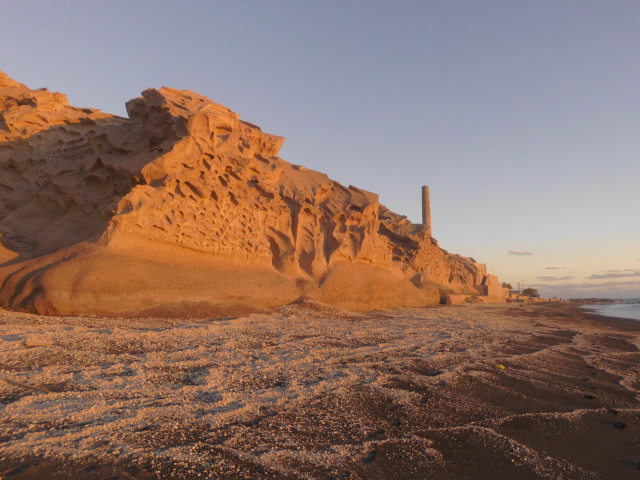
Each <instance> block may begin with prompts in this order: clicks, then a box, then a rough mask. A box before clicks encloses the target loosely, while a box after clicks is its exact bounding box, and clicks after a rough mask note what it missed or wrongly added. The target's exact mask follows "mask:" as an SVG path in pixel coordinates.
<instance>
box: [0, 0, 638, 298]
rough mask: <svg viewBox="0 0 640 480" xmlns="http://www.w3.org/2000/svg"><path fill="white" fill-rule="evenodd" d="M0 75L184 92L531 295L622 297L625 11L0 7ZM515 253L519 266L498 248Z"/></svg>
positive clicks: (628, 161) (629, 207) (631, 109)
mask: <svg viewBox="0 0 640 480" xmlns="http://www.w3.org/2000/svg"><path fill="white" fill-rule="evenodd" d="M0 12H1V15H0V29H1V30H0V31H2V41H1V46H2V48H0V70H3V71H5V73H7V74H8V75H9V76H11V77H12V78H14V79H15V80H17V81H20V82H22V83H26V84H27V85H28V86H29V87H31V88H40V87H48V88H50V89H51V90H54V91H61V92H63V93H66V94H67V96H68V97H69V100H70V102H71V103H72V104H74V105H77V106H81V107H95V108H101V109H102V110H104V111H106V112H109V113H115V114H119V115H126V114H125V109H124V103H125V102H126V101H127V100H129V99H130V98H133V97H136V96H138V95H139V93H140V92H141V91H142V90H144V89H146V88H148V87H160V86H163V85H165V86H170V87H174V88H181V89H182V88H184V89H189V90H194V91H196V92H198V93H201V94H204V95H206V96H208V97H210V98H211V99H212V100H214V101H216V102H218V103H221V104H223V105H225V106H228V107H229V108H231V109H233V110H234V111H236V112H238V113H239V114H240V115H242V118H243V119H245V120H247V121H249V122H252V123H255V124H257V125H260V126H261V127H262V129H263V130H264V131H266V132H269V133H273V134H276V135H281V136H284V137H285V138H286V141H285V143H284V146H283V148H282V150H281V152H280V156H281V157H282V158H284V159H285V160H288V161H290V162H292V163H296V164H302V165H305V166H307V167H309V168H312V169H315V170H320V171H322V172H325V173H327V174H328V175H329V176H331V177H332V178H334V179H336V180H338V181H340V182H342V183H344V184H353V185H356V186H359V187H361V188H365V189H367V190H371V191H374V192H376V193H378V194H379V195H380V201H381V202H382V203H383V204H385V205H387V206H388V207H389V208H391V209H392V210H394V211H396V212H398V213H401V214H404V215H407V216H408V217H409V218H410V219H411V220H412V221H415V222H419V220H420V186H421V185H424V184H426V185H429V186H430V187H431V202H432V216H433V231H434V236H435V237H436V238H437V239H438V240H439V242H440V245H441V246H443V247H444V248H445V249H447V250H449V251H451V252H454V253H461V254H463V255H467V256H472V257H474V258H475V259H476V260H477V261H481V262H486V263H487V264H488V265H489V270H490V271H492V272H494V273H495V274H497V275H498V276H499V277H500V279H501V280H504V281H509V282H511V283H512V284H516V283H517V282H521V283H522V284H524V285H527V286H529V285H533V286H537V287H538V288H539V289H540V291H541V293H543V294H546V295H555V294H557V295H559V296H562V297H565V298H566V297H573V296H627V297H631V296H634V297H640V82H639V81H640V1H636V0H630V1H623V0H609V1H606V2H605V1H590V0H576V1H562V0H548V1H547V0H531V1H512V0H505V1H483V0H465V1H455V0H447V1H426V0H423V1H392V0H389V1H350V0H344V1H337V0H333V1H332V0H327V1H319V2H316V1H298V0H290V1H258V0H254V1H241V0H235V1H188V0H183V1H161V0H157V1H120V0H115V1H114V0H111V1H88V0H87V1H64V0H60V1H55V2H53V1H51V0H41V1H29V0H21V1H20V2H18V1H8V0H0ZM510 251H511V252H516V253H524V252H530V253H532V255H516V254H514V253H509V252H510Z"/></svg>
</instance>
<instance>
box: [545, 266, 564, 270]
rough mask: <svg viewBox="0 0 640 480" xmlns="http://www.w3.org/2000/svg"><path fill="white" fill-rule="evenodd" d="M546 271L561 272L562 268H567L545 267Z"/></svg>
mask: <svg viewBox="0 0 640 480" xmlns="http://www.w3.org/2000/svg"><path fill="white" fill-rule="evenodd" d="M545 268H546V269H547V270H562V269H563V268H567V267H545Z"/></svg>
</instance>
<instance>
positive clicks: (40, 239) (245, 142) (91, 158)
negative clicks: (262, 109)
mask: <svg viewBox="0 0 640 480" xmlns="http://www.w3.org/2000/svg"><path fill="white" fill-rule="evenodd" d="M0 109H1V110H0V235H1V236H0V242H1V243H2V247H0V262H4V263H0V282H2V283H1V285H2V286H1V289H0V304H1V305H2V306H4V307H6V308H11V309H16V310H25V311H33V312H39V313H46V314H88V313H94V314H121V315H124V314H138V315H143V314H154V313H155V314H164V313H171V312H176V313H180V312H182V313H185V312H187V313H188V312H189V311H191V312H194V313H205V314H214V313H216V312H217V313H218V314H225V312H230V311H232V312H237V311H239V310H243V309H244V310H250V309H264V308H271V307H274V306H277V305H282V304H284V303H287V302H290V301H292V300H294V299H296V298H298V297H300V296H307V297H311V298H315V299H318V300H322V301H324V302H326V303H330V304H333V305H336V306H339V307H343V308H347V309H355V310H368V309H374V308H385V307H391V306H398V305H413V306H418V305H426V304H434V303H439V301H440V295H441V293H444V292H449V291H456V292H462V293H466V292H469V293H473V292H474V290H473V289H472V286H473V285H474V284H478V283H480V280H481V273H480V272H479V270H478V268H477V266H476V265H475V264H474V263H473V261H472V260H470V259H468V258H466V257H461V256H458V255H451V254H448V253H447V252H446V251H444V250H442V249H441V248H440V247H439V246H438V245H437V242H436V241H435V240H434V239H432V238H431V237H429V236H427V235H426V234H425V232H424V228H423V227H422V225H415V224H412V223H410V222H409V221H408V220H407V219H406V218H405V217H402V216H400V215H397V214H395V213H393V212H391V211H389V210H388V209H387V208H385V207H384V206H382V205H381V204H380V203H379V202H378V196H377V195H375V194H373V193H370V192H367V191H364V190H361V189H359V188H356V187H353V186H349V187H345V186H343V185H341V184H340V183H338V182H336V181H333V180H331V179H330V178H328V177H327V176H326V175H324V174H322V173H320V172H316V171H313V170H309V169H307V168H304V167H302V166H297V165H292V164H290V163H288V162H286V161H284V160H282V159H281V158H279V157H278V156H277V154H278V150H279V148H280V146H281V145H282V142H283V138H282V137H277V136H274V135H269V134H266V133H263V132H262V131H261V130H260V128H259V127H257V126H255V125H252V124H250V123H247V122H244V121H243V120H241V119H240V117H239V115H237V114H236V113H234V112H232V111H231V110H229V109H228V108H225V107H223V106H221V105H218V104H216V103H214V102H212V101H211V100H209V99H208V98H206V97H203V96H201V95H198V94H196V93H193V92H190V91H186V90H184V91H179V90H174V89H171V88H161V89H159V90H156V89H148V90H146V91H144V92H143V93H142V96H141V97H139V98H136V99H133V100H131V101H130V102H128V103H127V112H128V114H129V118H128V119H125V118H121V117H117V116H113V115H108V114H104V113H102V112H100V111H99V110H94V109H80V108H76V107H73V106H70V105H69V104H68V102H67V100H66V97H65V96H64V95H62V94H60V93H51V92H49V91H48V90H46V89H41V90H30V89H28V88H27V87H26V86H24V85H22V84H19V83H17V82H15V81H13V80H11V79H9V78H8V77H7V76H6V75H4V74H2V73H1V72H0Z"/></svg>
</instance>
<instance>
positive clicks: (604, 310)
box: [582, 298, 640, 321]
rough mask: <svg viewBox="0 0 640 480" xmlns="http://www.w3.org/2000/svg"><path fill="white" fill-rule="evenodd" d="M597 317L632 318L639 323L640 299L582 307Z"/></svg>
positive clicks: (627, 299)
mask: <svg viewBox="0 0 640 480" xmlns="http://www.w3.org/2000/svg"><path fill="white" fill-rule="evenodd" d="M582 308H586V309H588V310H591V311H592V312H593V313H597V314H598V315H606V316H607V317H618V318H632V319H634V320H639V321H640V298H626V299H624V300H623V301H622V302H620V303H596V304H592V305H583V307H582Z"/></svg>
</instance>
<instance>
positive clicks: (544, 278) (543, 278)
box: [536, 276, 573, 282]
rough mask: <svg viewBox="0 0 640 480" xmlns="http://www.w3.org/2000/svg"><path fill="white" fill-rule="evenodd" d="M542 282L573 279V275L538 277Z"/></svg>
mask: <svg viewBox="0 0 640 480" xmlns="http://www.w3.org/2000/svg"><path fill="white" fill-rule="evenodd" d="M536 278H537V279H538V280H540V281H541V282H561V281H563V280H571V279H572V278H573V277H566V276H565V277H536Z"/></svg>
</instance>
